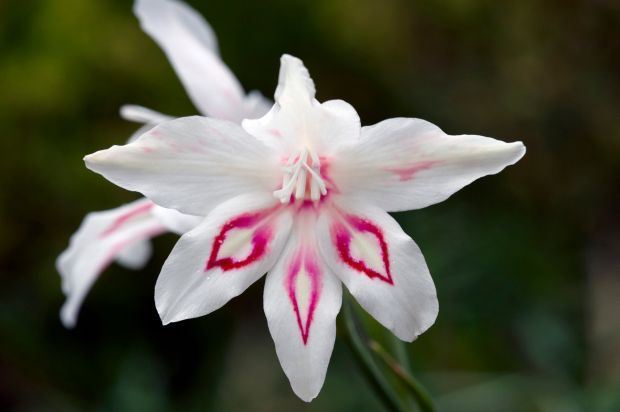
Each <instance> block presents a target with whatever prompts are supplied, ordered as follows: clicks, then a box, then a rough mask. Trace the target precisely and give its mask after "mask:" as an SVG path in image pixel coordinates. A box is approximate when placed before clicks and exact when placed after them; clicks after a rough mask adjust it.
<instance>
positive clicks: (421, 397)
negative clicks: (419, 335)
mask: <svg viewBox="0 0 620 412" xmlns="http://www.w3.org/2000/svg"><path fill="white" fill-rule="evenodd" d="M370 348H371V349H372V350H373V351H374V352H375V353H376V354H377V356H378V357H379V358H380V359H381V360H382V361H383V362H384V363H385V364H386V365H387V366H388V367H389V368H390V369H391V370H392V372H394V374H395V375H396V376H397V377H398V378H399V379H400V380H401V382H402V383H404V384H405V386H406V387H407V389H409V391H410V392H411V393H412V395H413V396H414V398H415V400H416V401H417V403H418V405H419V406H420V409H421V410H422V411H423V412H435V411H436V409H435V406H434V405H433V401H432V399H431V397H430V395H429V394H428V392H427V391H426V389H424V386H422V384H421V383H420V382H418V380H417V379H415V378H414V377H413V375H411V374H410V373H408V372H407V371H406V370H405V369H404V368H403V367H402V366H401V365H400V363H398V361H396V359H394V358H393V357H392V355H390V354H389V353H388V352H387V351H386V350H385V349H384V348H383V347H382V346H381V345H380V344H379V343H378V342H376V341H371V342H370Z"/></svg>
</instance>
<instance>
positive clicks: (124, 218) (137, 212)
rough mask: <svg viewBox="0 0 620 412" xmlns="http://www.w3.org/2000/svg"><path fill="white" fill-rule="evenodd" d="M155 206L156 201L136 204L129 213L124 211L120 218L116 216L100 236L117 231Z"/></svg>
mask: <svg viewBox="0 0 620 412" xmlns="http://www.w3.org/2000/svg"><path fill="white" fill-rule="evenodd" d="M153 206H155V204H154V203H152V202H148V203H144V204H140V205H138V206H136V207H135V208H133V209H130V210H129V211H127V213H124V214H122V215H121V216H119V217H118V218H116V220H114V222H112V224H111V225H110V226H108V228H107V229H106V230H104V231H103V232H101V234H100V235H99V237H100V238H103V237H106V236H108V235H110V234H112V233H114V232H116V231H117V230H119V229H120V228H121V227H123V225H124V224H125V223H127V222H128V221H130V220H131V219H133V218H136V217H138V216H141V215H144V214H146V213H148V212H149V211H150V210H151V209H152V208H153Z"/></svg>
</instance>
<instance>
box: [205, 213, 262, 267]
mask: <svg viewBox="0 0 620 412" xmlns="http://www.w3.org/2000/svg"><path fill="white" fill-rule="evenodd" d="M269 212H270V211H262V212H257V213H246V214H243V215H240V216H237V217H235V218H233V219H231V220H229V221H228V222H227V223H225V224H224V226H222V229H221V230H220V232H219V233H218V235H217V236H216V237H215V239H214V240H213V248H212V249H211V255H210V256H209V259H208V260H207V263H206V265H205V269H204V270H205V272H206V271H208V270H209V269H212V268H214V267H216V266H218V267H220V268H221V269H222V270H224V271H229V270H233V269H239V268H242V267H244V266H247V265H250V264H252V263H254V262H255V261H257V260H258V259H260V258H261V257H262V256H263V255H264V254H265V253H266V252H267V245H268V244H269V242H270V241H271V239H272V237H273V233H272V230H271V228H270V227H269V226H268V225H262V226H260V227H258V228H257V229H255V230H254V233H253V235H252V251H251V252H250V254H249V255H248V256H247V257H246V258H245V259H242V260H235V259H233V258H232V257H222V258H220V257H218V253H219V251H220V248H221V247H222V245H223V244H224V241H225V240H226V235H227V233H228V232H229V231H231V230H233V229H243V228H251V227H254V226H257V225H258V224H259V223H260V222H261V221H262V220H263V219H264V218H265V217H266V216H267V215H268V214H269Z"/></svg>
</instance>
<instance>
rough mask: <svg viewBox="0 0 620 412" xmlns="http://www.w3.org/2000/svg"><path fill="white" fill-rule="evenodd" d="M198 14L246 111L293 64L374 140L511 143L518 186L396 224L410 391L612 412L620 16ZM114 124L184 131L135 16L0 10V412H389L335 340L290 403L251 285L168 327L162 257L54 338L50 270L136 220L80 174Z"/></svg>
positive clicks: (472, 6) (566, 6)
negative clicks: (249, 97) (406, 302)
mask: <svg viewBox="0 0 620 412" xmlns="http://www.w3.org/2000/svg"><path fill="white" fill-rule="evenodd" d="M190 4H192V5H193V6H195V7H196V8H197V9H198V10H199V11H200V12H202V13H203V14H204V15H205V17H206V18H207V19H208V20H209V22H210V23H211V24H212V26H213V27H214V29H215V31H216V32H217V34H218V37H219V40H220V48H221V52H222V56H223V59H224V60H225V61H226V62H227V63H228V64H229V65H230V67H231V68H232V70H233V71H234V72H235V73H236V74H237V75H238V77H239V79H240V80H241V82H242V83H243V85H244V86H245V87H246V88H247V89H258V90H260V91H262V92H263V93H264V94H265V95H267V96H272V94H273V90H274V88H275V84H276V80H277V70H278V66H279V56H280V55H281V54H282V53H284V52H288V53H291V54H294V55H296V56H298V57H300V58H302V59H303V60H304V61H305V63H306V65H307V67H308V68H309V70H310V72H311V74H312V76H313V77H314V79H315V82H316V84H317V89H318V95H317V97H318V98H319V100H327V99H331V98H342V99H345V100H347V101H348V102H350V103H351V104H353V106H354V107H356V108H357V110H358V112H359V113H360V116H361V117H362V122H363V124H372V123H375V122H377V121H379V120H382V119H384V118H389V117H397V116H408V117H421V118H424V119H427V120H429V121H432V122H433V123H436V124H438V125H439V126H440V127H442V128H443V129H444V130H445V131H446V132H448V133H452V134H460V133H471V134H482V135H487V136H493V137H496V138H500V139H502V140H507V141H514V140H522V141H523V142H524V143H525V144H526V146H527V149H528V152H527V154H526V156H525V157H524V159H523V160H522V161H521V162H519V163H518V164H517V165H516V166H513V167H510V168H508V169H507V170H505V171H504V172H503V173H501V174H500V175H497V176H492V177H488V178H484V179H482V180H480V181H478V182H476V183H475V184H473V185H471V186H470V187H467V188H465V189H464V190H462V191H461V192H459V193H458V194H456V195H454V196H453V197H452V198H450V199H449V200H447V201H446V202H444V203H442V204H439V205H436V206H432V207H429V208H428V209H424V210H419V211H414V212H408V213H400V214H398V215H397V218H398V219H399V221H400V222H401V224H402V225H403V227H404V229H405V231H406V232H407V233H409V234H410V235H411V236H412V237H413V238H414V239H415V240H416V241H417V243H418V244H419V245H420V247H421V249H422V251H423V252H424V254H425V256H426V259H427V261H428V265H429V267H430V269H431V272H432V274H433V277H434V280H435V283H436V285H437V289H438V294H439V301H440V308H441V309H440V314H439V318H438V320H437V323H436V324H435V326H433V327H432V328H431V329H430V330H429V331H428V332H427V333H425V334H424V335H422V336H421V337H420V338H419V340H418V341H416V342H415V343H413V344H411V345H409V346H408V349H409V351H410V355H411V357H412V364H413V368H414V370H415V373H416V375H417V376H418V377H419V378H420V379H421V380H422V381H423V382H425V384H426V385H427V386H428V388H429V389H430V391H431V392H432V394H433V397H434V398H435V399H436V401H437V403H438V405H439V406H440V409H441V410H442V411H460V412H467V411H569V412H570V411H617V410H620V321H619V320H618V316H619V314H620V238H619V236H618V234H619V233H620V197H619V180H620V173H619V172H620V160H619V159H620V115H619V114H620V109H619V108H620V77H619V75H620V58H619V56H620V53H619V51H620V48H619V43H620V42H619V39H620V6H619V3H618V2H616V1H612V0H608V1H606V0H589V1H586V0H583V1H571V0H561V1H560V0H555V1H553V0H544V1H534V0H520V1H501V2H500V1H493V0H446V1H430V0H427V1H404V0H382V1H370V0H312V1H297V0H263V1H260V2H245V1H241V0H234V1H231V0H209V1H198V0H194V1H191V2H190ZM125 103H136V104H141V105H145V106H147V107H151V108H153V109H156V110H160V111H162V112H164V113H169V114H173V115H178V116H181V115H189V114H193V113H195V109H194V108H193V106H192V104H191V103H190V101H189V99H188V98H187V96H186V94H185V92H184V90H183V89H182V87H181V85H180V83H179V81H178V80H177V78H176V77H175V74H174V72H173V71H172V69H171V67H170V65H169V64H168V62H167V60H166V58H165V57H164V55H163V53H162V52H161V50H160V49H159V48H158V47H157V46H156V45H155V43H154V42H153V41H151V40H150V39H149V38H148V37H147V36H146V35H145V34H144V33H143V32H142V31H141V30H140V28H139V26H138V23H137V21H136V19H135V18H134V17H133V15H132V13H131V3H130V2H129V1H121V0H115V1H109V0H89V1H84V0H21V1H17V0H8V1H7V0H2V1H0V132H1V136H0V184H1V186H0V189H1V190H0V265H1V274H0V280H1V282H2V283H1V287H0V410H7V411H155V412H157V411H179V410H183V411H202V410H209V411H236V410H251V411H291V410H308V411H328V412H329V411H357V412H361V411H377V410H381V404H380V403H379V402H378V401H377V399H376V397H375V395H374V394H373V392H372V391H371V389H370V387H369V386H368V385H367V384H366V382H365V381H364V380H363V378H362V376H361V375H360V373H359V369H358V368H357V365H356V364H355V363H354V362H353V358H352V357H351V355H350V353H349V352H348V349H347V347H346V346H345V345H344V344H343V343H342V339H339V340H338V341H337V342H336V348H335V351H334V356H333V358H332V362H331V365H330V369H329V371H328V376H327V380H326V382H325V386H324V388H323V390H322V392H321V394H320V395H319V397H318V398H317V399H316V400H315V401H314V402H313V403H311V404H309V405H307V404H304V403H302V402H301V401H299V400H298V399H297V398H296V397H295V396H294V394H293V392H292V391H291V389H290V387H289V384H288V382H287V380H286V378H285V376H284V374H283V372H282V371H281V368H280V366H279V364H278V361H277V359H276V355H275V351H274V350H273V343H272V340H271V338H270V336H269V333H268V331H267V327H266V322H265V319H264V315H263V312H262V303H261V299H262V281H260V282H257V284H256V285H254V286H252V287H251V288H250V289H249V290H248V292H247V293H245V294H244V295H242V296H241V297H239V298H237V299H235V300H233V301H232V302H231V303H230V304H228V305H227V306H226V307H225V308H224V309H222V310H219V311H217V312H216V313H214V314H212V315H210V316H208V317H203V318H200V319H196V320H191V321H185V322H181V323H179V324H174V325H171V326H167V327H165V328H164V327H162V326H161V323H160V321H159V318H158V316H157V313H156V311H155V308H154V305H153V286H154V283H155V279H156V276H157V274H158V272H159V268H160V267H161V264H162V263H163V261H164V259H165V258H166V256H167V254H168V252H169V251H170V249H171V247H172V245H173V244H174V242H175V240H176V238H175V236H173V235H165V236H163V237H161V238H158V239H156V241H155V248H156V254H155V256H154V258H153V259H152V260H151V262H150V263H149V265H148V266H147V268H146V269H145V270H143V271H140V272H132V271H129V270H125V269H122V268H120V267H118V266H113V267H111V268H110V269H109V270H107V271H106V272H105V274H104V276H102V278H101V279H100V280H99V281H98V282H97V283H96V285H95V287H94V289H93V290H92V293H91V294H90V296H89V297H88V298H87V300H86V303H85V305H84V308H83V311H82V313H81V316H80V320H79V323H78V326H77V328H76V329H74V330H66V329H64V328H63V327H62V326H61V324H60V322H59V320H58V310H59V308H60V305H61V303H62V301H63V296H62V294H61V291H60V278H59V276H58V274H57V273H56V271H55V268H54V260H55V258H56V256H57V255H58V254H59V253H60V252H61V251H62V250H63V249H64V248H65V247H66V245H67V243H68V239H69V236H70V235H71V233H72V232H73V231H74V230H75V229H76V228H77V227H78V225H79V223H80V221H81V219H82V217H83V215H84V214H86V213H87V212H88V211H91V210H102V209H108V208H111V207H115V206H118V205H119V204H121V203H124V202H128V201H130V200H133V199H135V198H136V197H137V196H136V195H135V194H133V193H129V192H125V191H123V190H121V189H119V188H117V187H114V186H113V185H112V184H110V183H108V182H106V181H105V180H104V179H102V178H101V177H100V176H98V175H95V174H94V173H91V172H89V171H87V170H86V168H85V167H84V165H83V162H82V160H81V159H82V157H83V156H84V155H85V154H88V153H90V152H93V151H95V150H98V149H102V148H106V147H108V146H110V145H112V144H115V143H122V142H123V141H124V140H125V139H126V138H127V137H128V136H129V135H130V134H131V133H132V132H133V131H134V130H135V125H134V124H131V123H128V122H126V121H123V120H122V119H120V117H119V116H118V109H119V106H120V105H122V104H125ZM376 329H377V330H375V331H374V332H373V333H375V334H377V335H381V334H385V332H384V331H382V330H381V329H380V328H376Z"/></svg>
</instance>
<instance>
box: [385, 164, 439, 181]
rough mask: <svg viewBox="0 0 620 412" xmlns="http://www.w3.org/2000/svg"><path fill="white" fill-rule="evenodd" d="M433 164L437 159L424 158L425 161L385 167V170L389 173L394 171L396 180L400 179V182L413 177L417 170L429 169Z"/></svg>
mask: <svg viewBox="0 0 620 412" xmlns="http://www.w3.org/2000/svg"><path fill="white" fill-rule="evenodd" d="M435 164H437V160H426V161H422V162H418V163H416V164H414V165H411V166H408V167H394V168H387V169H385V170H387V171H388V172H390V173H394V174H395V175H396V176H398V180H400V181H401V182H406V181H409V180H411V179H413V177H414V176H415V175H416V174H417V173H418V172H421V171H422V170H427V169H430V168H431V167H433V166H434V165H435Z"/></svg>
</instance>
